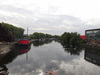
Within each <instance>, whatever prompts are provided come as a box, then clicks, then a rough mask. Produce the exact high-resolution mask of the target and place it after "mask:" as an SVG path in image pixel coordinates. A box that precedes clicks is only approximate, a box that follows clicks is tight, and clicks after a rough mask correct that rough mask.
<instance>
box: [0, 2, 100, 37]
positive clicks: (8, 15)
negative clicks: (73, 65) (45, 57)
mask: <svg viewBox="0 0 100 75" xmlns="http://www.w3.org/2000/svg"><path fill="white" fill-rule="evenodd" d="M0 22H6V23H9V24H13V25H15V26H18V27H22V28H24V29H27V27H28V28H29V34H31V33H34V32H43V33H49V34H57V35H61V34H63V33H64V32H78V33H79V34H81V35H84V31H85V30H86V29H94V28H100V1H99V0H0Z"/></svg>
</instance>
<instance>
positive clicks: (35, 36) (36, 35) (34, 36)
mask: <svg viewBox="0 0 100 75" xmlns="http://www.w3.org/2000/svg"><path fill="white" fill-rule="evenodd" d="M29 37H30V38H31V39H44V38H53V35H51V34H45V33H40V32H34V33H33V34H30V35H29Z"/></svg>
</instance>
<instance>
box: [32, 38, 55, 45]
mask: <svg viewBox="0 0 100 75" xmlns="http://www.w3.org/2000/svg"><path fill="white" fill-rule="evenodd" d="M52 41H53V40H52V39H39V40H35V41H34V42H33V46H43V45H44V44H49V43H51V42H52Z"/></svg>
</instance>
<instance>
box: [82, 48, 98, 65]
mask: <svg viewBox="0 0 100 75" xmlns="http://www.w3.org/2000/svg"><path fill="white" fill-rule="evenodd" d="M84 59H85V60H86V61H88V62H91V63H93V64H95V65H97V66H100V49H99V50H98V49H92V48H86V49H85V54H84Z"/></svg>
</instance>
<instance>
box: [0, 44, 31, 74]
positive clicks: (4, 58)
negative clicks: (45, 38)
mask: <svg viewBox="0 0 100 75" xmlns="http://www.w3.org/2000/svg"><path fill="white" fill-rule="evenodd" d="M10 49H11V50H10V51H9V52H8V53H6V54H5V55H0V75H2V74H3V75H8V68H7V67H6V65H7V64H9V63H11V62H12V61H13V60H14V59H16V57H17V56H18V55H21V54H24V53H27V52H28V51H29V50H30V46H17V45H14V46H13V47H12V48H10Z"/></svg>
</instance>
